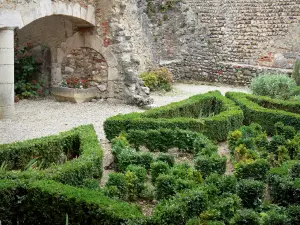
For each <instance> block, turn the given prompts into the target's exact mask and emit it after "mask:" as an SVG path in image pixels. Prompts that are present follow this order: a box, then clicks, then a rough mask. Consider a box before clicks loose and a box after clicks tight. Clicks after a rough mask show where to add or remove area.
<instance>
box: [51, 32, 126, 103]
mask: <svg viewBox="0 0 300 225" xmlns="http://www.w3.org/2000/svg"><path fill="white" fill-rule="evenodd" d="M103 44H104V41H103V39H102V38H100V37H99V36H97V35H94V34H89V33H81V32H77V33H75V34H74V35H73V36H72V37H70V38H68V39H67V40H66V41H65V42H63V43H62V44H61V47H60V48H58V49H57V54H56V55H57V58H56V60H55V62H53V63H52V70H51V71H52V84H53V85H57V84H58V83H59V82H60V81H61V80H62V79H63V78H64V76H65V75H66V68H65V66H66V65H65V61H66V59H67V58H68V56H70V57H72V54H73V53H74V52H77V53H79V52H78V51H79V49H81V51H82V50H83V49H85V50H87V49H89V50H88V51H89V52H90V53H93V54H95V55H97V57H96V58H95V57H94V58H95V59H93V61H95V60H96V61H97V60H99V62H95V69H96V67H97V66H98V67H103V66H104V67H105V68H104V69H105V71H106V74H105V76H106V80H103V79H102V78H103V76H102V75H101V74H99V73H98V72H97V69H96V70H94V71H95V72H94V73H95V75H96V76H95V78H94V81H96V82H97V83H99V85H98V88H99V90H100V91H101V92H102V93H100V96H101V97H107V98H114V97H115V96H114V90H115V89H118V87H116V86H117V83H121V82H122V79H121V77H120V74H119V71H118V69H117V66H118V62H117V58H116V57H115V55H114V54H113V53H112V51H111V48H110V47H104V45H103ZM81 54H82V53H81ZM79 57H82V55H81V56H79ZM101 57H103V58H101ZM87 60H89V59H87ZM91 60H92V59H91ZM97 63H98V64H97ZM101 63H102V64H103V63H104V64H105V65H101ZM99 64H100V65H99ZM71 72H72V73H73V72H74V71H72V70H71V71H70V73H71ZM97 77H98V78H97ZM100 77H102V78H100ZM97 79H98V80H97ZM101 79H102V80H101Z"/></svg>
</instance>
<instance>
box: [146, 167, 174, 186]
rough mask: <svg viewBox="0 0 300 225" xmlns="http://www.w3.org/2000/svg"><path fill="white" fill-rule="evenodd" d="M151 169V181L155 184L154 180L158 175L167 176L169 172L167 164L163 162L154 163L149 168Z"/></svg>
mask: <svg viewBox="0 0 300 225" xmlns="http://www.w3.org/2000/svg"><path fill="white" fill-rule="evenodd" d="M150 169H151V181H152V183H155V181H156V178H157V177H158V176H159V175H160V174H167V173H168V172H169V169H170V167H169V164H168V163H165V162H154V163H152V164H151V166H150Z"/></svg>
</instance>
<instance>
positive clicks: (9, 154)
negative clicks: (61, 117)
mask: <svg viewBox="0 0 300 225" xmlns="http://www.w3.org/2000/svg"><path fill="white" fill-rule="evenodd" d="M74 140H75V141H74ZM53 143H54V144H53ZM70 143H72V144H70ZM66 146H67V148H66ZM72 147H75V149H72ZM65 149H67V150H69V151H71V152H72V153H73V154H74V153H76V154H79V157H78V158H74V159H72V160H71V161H67V162H66V163H64V164H62V165H53V166H50V167H49V168H47V169H45V170H40V171H36V170H30V171H24V172H20V171H8V172H5V173H4V174H3V173H0V179H6V178H7V179H20V178H26V179H42V178H46V179H51V180H56V181H58V182H61V183H64V184H69V185H74V186H79V185H81V184H82V183H83V180H84V179H86V178H98V179H101V177H102V173H103V162H102V161H103V149H102V147H101V145H100V144H99V141H98V137H97V134H96V132H95V130H94V127H93V125H85V126H80V127H77V128H74V129H72V130H70V131H67V132H63V133H60V134H59V135H55V136H49V137H43V138H38V139H33V140H28V141H24V142H17V143H12V144H4V145H0V159H1V161H2V162H3V161H5V162H8V163H9V164H11V165H16V163H15V160H16V161H18V159H19V158H21V157H22V156H25V157H27V163H28V162H29V161H30V156H31V154H40V153H43V154H40V155H41V156H42V157H43V155H44V154H51V153H52V154H56V155H57V154H58V155H59V154H60V153H62V152H63V151H64V150H65ZM40 150H41V151H40ZM20 155H21V156H20ZM53 158H55V157H53ZM24 162H26V161H24ZM22 163H23V161H22ZM17 165H22V164H17ZM12 168H13V169H14V168H16V167H12ZM9 169H10V168H9ZM17 169H18V167H17Z"/></svg>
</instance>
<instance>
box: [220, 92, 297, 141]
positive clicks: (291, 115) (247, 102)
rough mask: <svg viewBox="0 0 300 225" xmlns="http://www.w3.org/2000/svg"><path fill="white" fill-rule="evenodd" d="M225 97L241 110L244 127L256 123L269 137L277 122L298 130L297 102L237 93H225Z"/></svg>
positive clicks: (273, 131)
mask: <svg viewBox="0 0 300 225" xmlns="http://www.w3.org/2000/svg"><path fill="white" fill-rule="evenodd" d="M226 96H227V97H228V98H230V99H232V100H233V101H234V102H236V103H237V105H239V106H240V107H241V108H242V110H243V112H244V118H245V119H244V123H245V124H246V125H249V124H251V123H258V124H260V125H261V126H262V127H263V129H265V130H266V131H267V133H268V134H270V135H274V134H275V133H276V132H275V129H274V125H275V124H276V123H277V122H283V123H284V124H285V125H287V126H292V127H294V128H295V129H296V130H300V115H299V113H300V107H299V106H300V103H299V102H292V101H283V100H277V99H270V98H268V97H261V96H254V95H249V94H244V93H239V92H227V93H226ZM284 110H285V111H284Z"/></svg>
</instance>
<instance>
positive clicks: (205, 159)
mask: <svg viewBox="0 0 300 225" xmlns="http://www.w3.org/2000/svg"><path fill="white" fill-rule="evenodd" d="M226 162H227V159H226V157H222V156H219V155H217V154H213V155H212V156H210V157H209V156H206V155H203V156H202V155H200V156H198V157H196V158H195V168H196V169H197V170H199V171H200V172H201V174H202V175H203V176H204V177H207V176H209V175H210V174H211V173H218V174H224V173H225V171H226Z"/></svg>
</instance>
